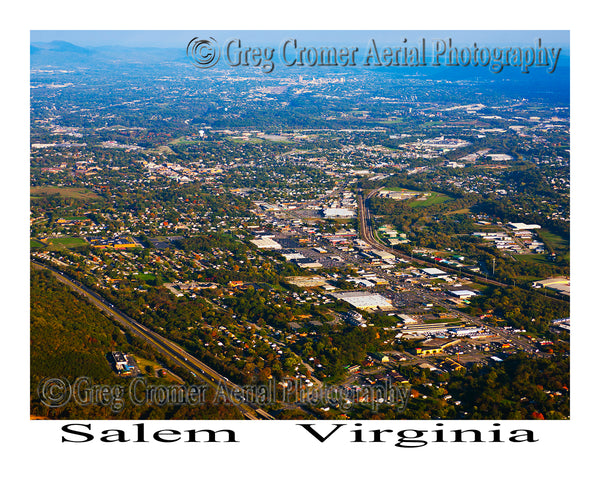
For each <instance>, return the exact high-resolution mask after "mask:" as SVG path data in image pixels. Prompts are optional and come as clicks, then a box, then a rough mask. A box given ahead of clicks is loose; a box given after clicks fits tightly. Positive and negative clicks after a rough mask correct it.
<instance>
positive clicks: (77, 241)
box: [48, 237, 87, 249]
mask: <svg viewBox="0 0 600 480" xmlns="http://www.w3.org/2000/svg"><path fill="white" fill-rule="evenodd" d="M48 242H49V244H50V247H51V248H52V247H53V248H54V249H60V248H74V247H81V246H83V245H87V242H86V241H85V240H84V239H83V238H79V237H61V238H52V239H50V240H49V241H48Z"/></svg>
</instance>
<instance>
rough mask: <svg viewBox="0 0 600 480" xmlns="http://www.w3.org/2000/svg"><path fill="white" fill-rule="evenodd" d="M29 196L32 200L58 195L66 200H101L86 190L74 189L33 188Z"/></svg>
mask: <svg viewBox="0 0 600 480" xmlns="http://www.w3.org/2000/svg"><path fill="white" fill-rule="evenodd" d="M29 194H30V195H31V197H32V198H34V197H37V198H39V197H40V196H49V195H58V196H61V197H65V198H76V199H79V200H98V199H99V198H101V197H100V196H98V195H96V194H95V193H94V192H92V191H90V190H87V189H86V188H72V187H31V188H30V189H29Z"/></svg>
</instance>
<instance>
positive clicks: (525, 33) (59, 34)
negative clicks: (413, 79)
mask: <svg viewBox="0 0 600 480" xmlns="http://www.w3.org/2000/svg"><path fill="white" fill-rule="evenodd" d="M209 36H213V37H215V38H216V39H217V40H218V41H223V40H225V39H228V38H244V39H250V38H251V39H252V40H253V41H255V42H260V43H262V44H265V43H277V44H278V43H280V42H281V41H283V40H285V39H287V38H289V37H290V36H293V37H294V38H297V39H298V40H302V41H304V42H306V43H309V42H311V43H312V42H320V43H322V42H328V43H330V44H335V43H346V44H347V45H348V46H352V42H360V44H362V43H363V42H365V41H368V39H370V38H375V39H376V40H377V41H380V42H390V43H397V42H399V41H402V39H403V38H407V39H408V41H409V42H411V41H416V40H419V39H420V38H426V39H427V40H431V39H436V38H442V39H446V38H452V40H453V41H455V42H460V43H469V44H472V43H473V42H478V43H481V44H483V43H487V44H492V43H493V44H495V45H513V44H519V45H523V46H532V45H533V42H534V41H535V39H537V38H541V39H542V41H543V44H544V45H546V46H547V45H561V46H568V45H569V31H567V30H511V31H503V30H447V31H440V30H437V31H436V30H413V31H411V30H399V31H389V30H374V31H373V30H364V31H360V30H359V31H344V30H327V31H323V30H295V31H290V30H287V31H285V30H263V31H253V30H246V31H244V30H236V31H232V30H187V31H186V30H176V31H169V30H152V31H150V30H62V31H58V30H32V31H31V41H32V42H51V41H53V40H63V41H67V42H71V43H74V44H76V45H80V46H83V47H93V46H108V45H123V46H129V47H182V46H183V47H184V46H186V45H187V43H188V42H189V41H190V40H191V39H192V38H193V37H209Z"/></svg>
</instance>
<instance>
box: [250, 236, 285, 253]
mask: <svg viewBox="0 0 600 480" xmlns="http://www.w3.org/2000/svg"><path fill="white" fill-rule="evenodd" d="M250 241H251V242H252V243H253V244H254V245H256V246H257V247H258V248H260V249H272V250H281V245H280V244H279V243H277V242H276V241H275V240H273V237H271V236H264V237H260V238H255V239H254V240H250Z"/></svg>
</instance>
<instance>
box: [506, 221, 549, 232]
mask: <svg viewBox="0 0 600 480" xmlns="http://www.w3.org/2000/svg"><path fill="white" fill-rule="evenodd" d="M508 226H509V227H510V228H512V229H513V230H535V229H538V228H542V227H541V226H539V225H536V224H535V223H533V224H530V225H528V224H526V223H520V222H509V223H508Z"/></svg>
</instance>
